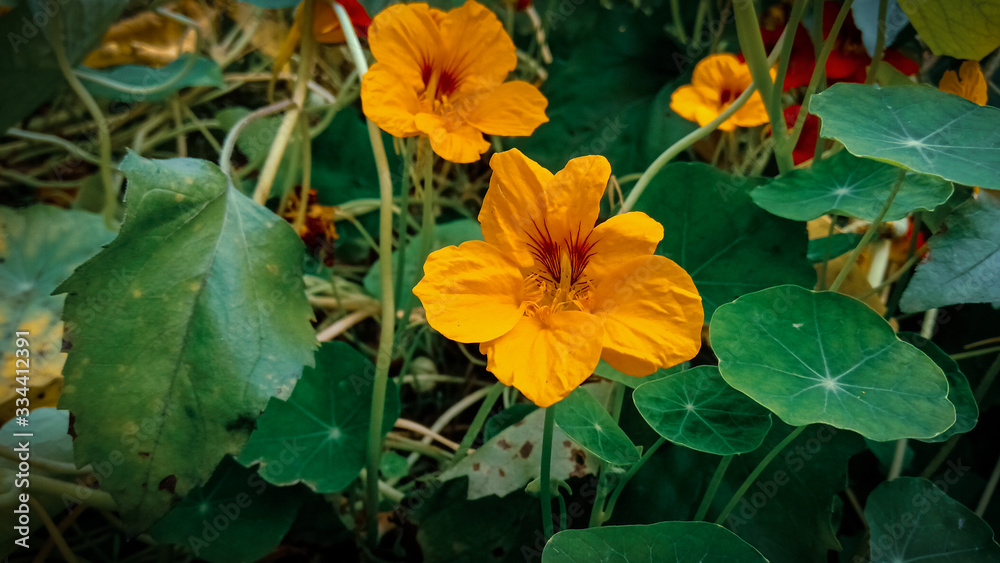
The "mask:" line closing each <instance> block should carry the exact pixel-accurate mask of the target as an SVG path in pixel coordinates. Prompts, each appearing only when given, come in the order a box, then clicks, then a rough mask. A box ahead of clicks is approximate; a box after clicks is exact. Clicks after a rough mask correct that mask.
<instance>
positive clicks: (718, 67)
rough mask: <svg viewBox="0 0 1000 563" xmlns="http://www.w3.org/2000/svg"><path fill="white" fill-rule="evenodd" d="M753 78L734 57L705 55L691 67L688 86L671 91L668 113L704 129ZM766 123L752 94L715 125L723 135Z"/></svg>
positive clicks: (764, 113) (761, 102) (757, 94)
mask: <svg viewBox="0 0 1000 563" xmlns="http://www.w3.org/2000/svg"><path fill="white" fill-rule="evenodd" d="M752 82H753V77H752V76H750V69H749V68H748V67H747V65H746V63H743V62H741V61H740V60H739V59H738V58H737V57H736V55H731V54H729V53H721V54H718V55H709V56H707V57H705V58H704V59H702V60H700V61H698V64H697V65H695V67H694V75H693V76H692V77H691V84H686V85H684V86H681V87H680V88H678V89H676V90H674V93H673V95H671V96H670V109H672V110H673V111H674V113H676V114H677V115H679V116H681V117H683V118H684V119H687V120H690V121H696V122H697V123H698V125H702V126H704V125H708V124H709V123H710V122H711V121H712V120H713V119H715V118H716V117H719V114H720V113H722V112H723V111H725V110H726V108H728V107H729V106H730V105H732V103H733V102H734V101H735V100H736V98H738V97H739V96H740V94H742V93H743V91H744V90H746V89H747V88H749V87H750V84H751V83H752ZM767 122H768V118H767V110H766V109H764V99H763V98H761V96H760V92H754V93H753V95H752V96H750V99H749V100H747V103H746V104H744V105H743V107H742V108H740V109H739V110H738V111H737V112H736V113H734V114H733V115H732V117H730V118H729V119H727V120H725V121H723V122H722V124H721V125H719V129H721V130H723V131H732V130H734V129H736V128H737V127H756V126H758V125H763V124H765V123H767Z"/></svg>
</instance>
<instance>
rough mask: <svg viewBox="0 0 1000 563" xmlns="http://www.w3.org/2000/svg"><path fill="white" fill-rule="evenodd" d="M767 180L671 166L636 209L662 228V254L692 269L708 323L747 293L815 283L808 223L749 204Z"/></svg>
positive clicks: (707, 168)
mask: <svg viewBox="0 0 1000 563" xmlns="http://www.w3.org/2000/svg"><path fill="white" fill-rule="evenodd" d="M764 182H765V179H763V178H747V177H743V176H732V175H729V174H726V173H725V172H721V171H719V170H718V169H716V168H713V167H711V166H708V165H707V164H700V163H693V164H692V163H678V164H671V165H669V166H667V167H665V168H664V169H663V170H661V171H660V173H659V174H657V175H656V177H655V178H653V181H652V182H650V184H649V186H648V187H647V189H646V191H645V193H643V195H642V197H641V198H639V201H638V203H637V204H636V206H635V209H636V211H644V212H646V213H647V214H648V215H649V216H650V217H652V218H653V219H656V220H657V221H659V222H660V223H661V224H662V225H663V226H664V228H665V233H664V236H663V241H661V242H660V245H659V247H657V249H656V253H657V254H662V255H663V256H666V257H667V258H670V259H671V260H673V261H674V262H677V263H678V264H680V265H681V267H683V268H684V269H685V270H687V272H688V273H689V274H691V278H692V279H693V280H694V284H695V286H697V288H698V293H700V294H701V299H702V304H703V305H704V307H705V321H706V322H708V321H709V320H710V319H711V318H712V314H713V313H714V312H715V309H716V307H718V306H719V305H722V304H723V303H728V302H730V301H732V300H733V299H736V298H737V297H739V296H740V295H743V294H744V293H750V292H753V291H757V290H760V289H764V288H767V287H771V286H774V285H779V284H784V283H791V284H798V285H803V286H806V287H813V286H814V285H815V284H816V272H815V270H814V269H813V267H812V265H811V264H810V263H809V261H808V260H806V247H807V244H808V240H807V237H806V230H805V226H804V225H803V224H802V223H797V222H793V221H787V220H784V219H779V218H776V217H775V216H773V215H771V214H770V213H768V212H766V211H764V210H763V209H760V208H759V207H757V206H756V205H754V203H753V201H751V199H750V191H751V190H753V189H754V188H756V187H757V186H759V185H761V184H762V183H764Z"/></svg>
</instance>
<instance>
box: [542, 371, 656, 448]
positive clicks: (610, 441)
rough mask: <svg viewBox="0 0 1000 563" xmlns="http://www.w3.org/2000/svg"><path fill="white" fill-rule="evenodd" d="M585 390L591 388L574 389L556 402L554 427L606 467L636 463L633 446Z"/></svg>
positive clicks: (606, 412)
mask: <svg viewBox="0 0 1000 563" xmlns="http://www.w3.org/2000/svg"><path fill="white" fill-rule="evenodd" d="M587 387H590V386H589V385H587V386H580V387H577V388H576V389H574V390H573V392H572V393H570V394H569V396H567V397H566V398H565V399H563V400H562V401H559V408H557V409H556V413H555V417H556V420H555V422H556V426H558V427H559V429H560V430H562V431H563V432H565V433H566V435H567V436H569V437H570V439H571V440H574V441H575V442H577V443H578V444H580V445H581V446H583V447H584V449H586V450H587V451H588V452H590V453H592V454H594V455H595V456H597V457H599V458H601V459H603V460H604V461H606V462H608V463H613V464H616V465H626V464H629V463H635V462H636V461H639V452H638V450H636V448H635V444H633V443H632V440H630V439H629V437H628V436H626V435H625V432H623V431H622V429H621V428H619V427H618V423H616V422H615V421H614V419H613V418H611V415H610V414H608V411H607V410H605V408H604V406H603V405H602V404H601V403H599V402H598V401H597V399H595V398H594V396H593V395H591V394H590V391H588V390H587Z"/></svg>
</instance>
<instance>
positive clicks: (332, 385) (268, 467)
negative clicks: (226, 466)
mask: <svg viewBox="0 0 1000 563" xmlns="http://www.w3.org/2000/svg"><path fill="white" fill-rule="evenodd" d="M374 375H375V366H373V365H372V363H371V362H369V361H368V359H367V358H365V357H364V356H362V355H361V353H359V352H358V351H357V350H355V349H354V348H352V347H351V346H350V345H348V344H345V343H343V342H332V343H327V344H324V345H323V346H322V347H321V348H320V349H319V350H318V351H317V352H316V367H314V368H306V369H305V370H304V371H303V373H302V379H300V380H299V382H298V383H297V384H296V385H295V390H294V391H292V396H291V397H289V398H288V399H287V400H284V401H283V400H281V399H271V401H270V402H269V403H268V404H267V410H265V411H264V414H263V415H262V416H261V417H260V420H258V421H257V429H256V430H254V433H253V435H251V436H250V441H249V442H248V443H247V445H246V446H245V447H244V448H243V451H242V452H240V455H239V457H238V458H237V459H238V460H239V462H240V463H242V464H243V465H246V466H248V467H249V466H251V465H254V464H257V463H259V464H260V472H261V475H263V477H264V479H266V480H267V481H268V482H270V483H274V484H276V485H291V484H294V483H298V482H302V483H305V484H306V485H308V486H309V488H311V489H313V490H314V491H316V492H319V493H335V492H339V491H341V490H343V489H344V488H345V487H347V486H348V485H350V484H351V481H353V480H354V479H355V478H356V477H357V476H358V473H360V472H361V469H362V468H363V467H364V466H365V461H366V459H367V457H366V452H367V447H368V446H367V445H368V429H369V425H368V423H369V416H368V413H369V412H370V411H371V404H372V386H373V384H374ZM399 408H400V407H399V389H398V387H396V384H395V383H394V382H390V384H389V388H388V391H387V394H386V407H385V415H384V417H383V419H382V433H383V435H384V434H385V433H387V432H389V430H391V429H392V425H393V424H394V423H395V422H396V419H397V418H399Z"/></svg>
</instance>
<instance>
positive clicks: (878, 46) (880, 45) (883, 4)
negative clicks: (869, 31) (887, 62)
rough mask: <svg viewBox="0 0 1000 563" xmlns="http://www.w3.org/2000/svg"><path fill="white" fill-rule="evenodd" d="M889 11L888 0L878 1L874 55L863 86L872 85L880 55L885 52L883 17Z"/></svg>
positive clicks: (879, 62)
mask: <svg viewBox="0 0 1000 563" xmlns="http://www.w3.org/2000/svg"><path fill="white" fill-rule="evenodd" d="M888 11H889V0H879V2H878V27H876V28H875V29H876V30H877V32H878V37H877V38H876V39H875V54H874V55H873V56H872V64H871V65H870V66H869V67H868V76H866V77H865V84H874V83H875V75H876V74H878V67H879V65H880V64H881V63H882V55H883V54H884V52H885V33H886V28H885V16H886V13H888Z"/></svg>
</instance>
